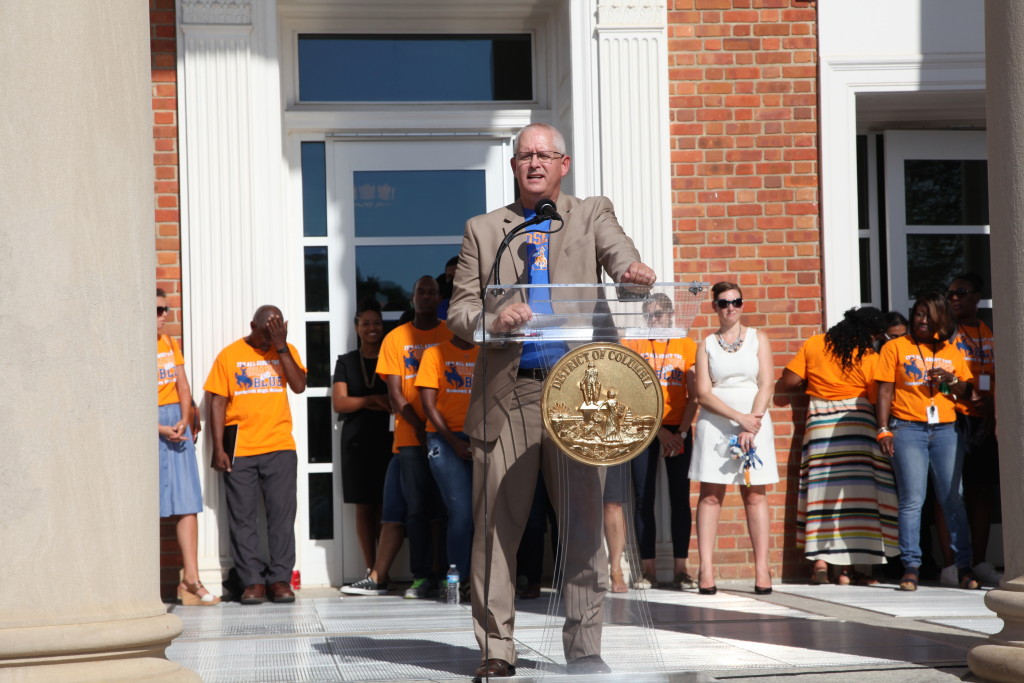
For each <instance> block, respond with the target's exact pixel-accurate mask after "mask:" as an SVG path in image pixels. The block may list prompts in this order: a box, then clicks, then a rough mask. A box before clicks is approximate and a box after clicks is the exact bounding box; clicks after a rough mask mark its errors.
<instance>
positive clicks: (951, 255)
mask: <svg viewBox="0 0 1024 683" xmlns="http://www.w3.org/2000/svg"><path fill="white" fill-rule="evenodd" d="M989 263H990V261H989V251H988V235H907V285H908V289H909V290H910V291H909V292H907V298H910V299H913V298H915V297H916V296H917V295H918V294H921V293H922V292H926V291H928V290H931V289H934V290H938V291H940V292H944V291H946V287H947V286H948V285H949V283H950V281H951V280H952V279H953V278H955V277H956V276H957V275H959V274H960V273H965V272H974V273H977V274H978V275H980V276H981V277H983V278H984V279H985V290H984V292H983V294H982V298H984V299H990V298H991V297H992V288H991V285H990V284H988V281H989V279H990V278H989Z"/></svg>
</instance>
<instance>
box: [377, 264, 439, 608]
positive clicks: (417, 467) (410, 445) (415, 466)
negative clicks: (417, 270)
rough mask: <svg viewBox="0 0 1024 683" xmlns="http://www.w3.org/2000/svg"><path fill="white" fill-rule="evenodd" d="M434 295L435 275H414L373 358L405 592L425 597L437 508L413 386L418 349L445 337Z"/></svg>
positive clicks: (431, 580) (431, 577)
mask: <svg viewBox="0 0 1024 683" xmlns="http://www.w3.org/2000/svg"><path fill="white" fill-rule="evenodd" d="M439 301H440V295H439V290H438V287H437V280H435V279H434V278H432V277H431V276H429V275H424V276H423V277H421V278H420V279H418V280H417V281H416V284H415V285H414V286H413V293H412V305H413V310H414V311H415V313H414V317H413V319H412V321H411V322H407V323H405V324H404V325H399V326H398V327H396V328H395V329H393V330H391V331H390V332H388V334H387V336H386V337H384V341H383V342H381V345H380V355H379V356H378V358H377V374H378V375H380V376H381V377H383V378H384V381H385V382H387V385H388V396H389V397H390V398H391V406H392V408H394V410H395V441H394V446H393V447H392V450H393V451H394V452H395V453H396V454H397V457H398V468H399V472H400V473H401V479H402V494H403V495H404V496H405V503H406V517H405V529H406V534H407V535H408V537H409V569H410V570H411V571H412V578H413V582H412V585H411V586H410V587H409V588H408V589H407V590H406V591H405V597H406V598H408V599H410V600H418V599H422V598H426V597H429V596H430V595H431V594H433V593H434V591H436V590H437V576H436V571H435V563H434V548H435V543H434V531H433V529H432V525H431V522H432V521H433V519H435V518H436V517H437V516H438V513H439V512H440V510H439V508H440V494H439V493H438V490H437V484H436V483H435V482H434V475H432V474H431V473H430V465H429V464H428V463H427V454H426V421H427V417H426V414H425V413H424V412H423V404H422V403H421V402H420V394H419V391H418V390H417V389H416V374H417V373H418V372H419V368H420V360H421V359H422V358H423V352H424V351H426V350H427V349H429V348H430V347H431V346H436V345H437V344H440V343H441V342H443V341H445V340H446V339H448V338H449V337H451V333H450V332H449V331H448V328H447V327H446V326H445V324H444V322H443V321H441V320H438V319H437V304H438V302H439Z"/></svg>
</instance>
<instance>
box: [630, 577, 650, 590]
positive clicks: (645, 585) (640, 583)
mask: <svg viewBox="0 0 1024 683" xmlns="http://www.w3.org/2000/svg"><path fill="white" fill-rule="evenodd" d="M633 588H635V589H636V590H640V591H646V590H650V589H652V588H654V580H653V577H650V576H647V575H646V574H642V575H641V576H640V578H639V579H637V580H636V581H634V582H633Z"/></svg>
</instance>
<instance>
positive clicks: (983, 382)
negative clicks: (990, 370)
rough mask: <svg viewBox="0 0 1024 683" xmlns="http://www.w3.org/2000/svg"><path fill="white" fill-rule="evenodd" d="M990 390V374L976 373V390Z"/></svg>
mask: <svg viewBox="0 0 1024 683" xmlns="http://www.w3.org/2000/svg"><path fill="white" fill-rule="evenodd" d="M991 390H992V376H991V375H978V391H991Z"/></svg>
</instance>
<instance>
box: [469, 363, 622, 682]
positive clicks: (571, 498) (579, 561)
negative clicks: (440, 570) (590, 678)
mask: <svg viewBox="0 0 1024 683" xmlns="http://www.w3.org/2000/svg"><path fill="white" fill-rule="evenodd" d="M542 388H543V384H542V383H541V382H539V381H537V380H534V379H524V378H520V379H519V380H517V382H516V389H515V395H514V396H513V398H512V407H511V413H510V415H509V421H508V423H507V424H506V425H505V426H504V427H503V428H502V430H501V433H500V434H498V435H495V436H496V437H497V439H496V440H495V441H492V442H489V443H484V442H482V441H477V440H473V441H472V447H473V522H474V532H473V553H472V560H471V563H470V567H471V569H470V571H471V574H472V587H473V590H472V595H473V627H474V631H475V633H476V638H477V642H478V643H479V645H480V650H481V652H482V653H483V657H484V658H485V659H504V660H505V661H507V662H510V663H515V661H516V648H515V642H514V640H513V630H514V627H515V603H514V601H515V576H516V572H515V569H516V551H517V550H518V549H519V542H520V540H521V539H522V537H523V529H524V528H525V526H526V520H527V518H528V517H529V516H530V506H531V503H532V501H533V493H534V490H535V489H536V485H537V472H538V470H541V471H542V472H543V474H544V483H545V485H546V486H547V490H548V494H549V495H550V497H551V502H552V505H554V508H555V510H556V512H557V514H558V530H559V538H560V540H561V543H560V546H561V548H562V553H563V554H564V564H563V579H562V600H563V603H564V605H565V615H566V617H565V625H564V627H563V629H562V647H563V649H564V652H565V658H566V661H571V660H573V659H577V658H579V657H584V656H587V655H597V654H600V653H601V624H602V615H601V603H602V601H603V599H604V594H605V592H606V591H607V586H608V557H607V552H606V551H605V547H604V535H603V534H604V504H603V501H602V488H603V485H604V475H605V472H604V468H602V467H591V466H588V465H583V464H581V463H578V462H576V461H575V460H572V459H570V458H569V457H567V456H566V455H565V454H564V453H562V452H560V451H559V450H558V449H557V448H556V447H555V445H554V443H553V442H552V441H551V440H550V439H549V438H548V437H547V435H546V433H545V432H544V425H543V422H542V420H541V414H540V399H541V390H542ZM488 438H491V437H490V435H488ZM485 463H486V464H485ZM485 516H486V524H485V523H484V519H485Z"/></svg>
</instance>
